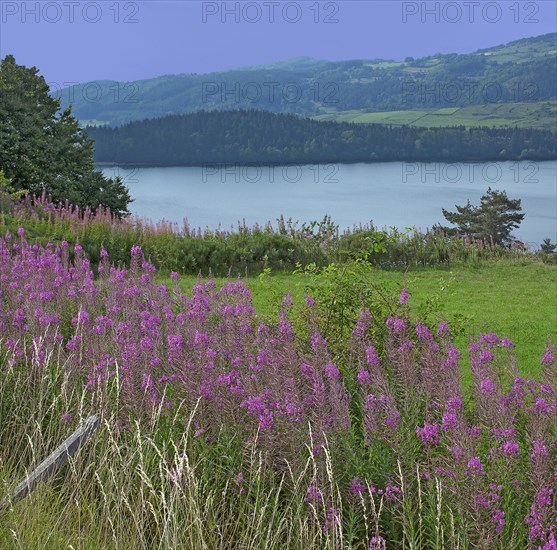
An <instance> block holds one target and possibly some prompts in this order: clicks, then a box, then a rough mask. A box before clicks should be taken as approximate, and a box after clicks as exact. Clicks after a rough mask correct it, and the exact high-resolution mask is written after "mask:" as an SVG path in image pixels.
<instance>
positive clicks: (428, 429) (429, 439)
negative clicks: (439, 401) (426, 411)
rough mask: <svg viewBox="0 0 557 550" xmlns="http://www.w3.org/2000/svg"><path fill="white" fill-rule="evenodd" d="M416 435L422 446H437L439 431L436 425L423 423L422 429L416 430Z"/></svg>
mask: <svg viewBox="0 0 557 550" xmlns="http://www.w3.org/2000/svg"><path fill="white" fill-rule="evenodd" d="M416 434H417V435H418V437H420V438H421V440H422V443H423V444H424V445H437V444H439V441H440V438H439V431H438V428H437V424H428V423H427V422H426V423H424V427H423V428H420V427H417V428H416Z"/></svg>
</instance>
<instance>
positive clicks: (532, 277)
mask: <svg viewBox="0 0 557 550" xmlns="http://www.w3.org/2000/svg"><path fill="white" fill-rule="evenodd" d="M369 278H370V281H373V282H375V283H381V284H385V285H386V286H387V287H388V288H389V289H391V290H392V291H393V292H398V291H399V290H400V288H402V285H403V284H404V280H405V281H406V285H407V287H408V290H409V292H410V295H411V297H410V304H411V306H412V307H413V309H414V311H415V312H416V313H417V314H420V312H423V311H424V308H425V306H426V302H427V301H428V300H429V301H430V302H433V303H434V304H435V306H434V307H435V310H436V311H438V312H439V315H440V316H441V317H442V318H444V319H446V320H448V321H449V322H451V323H452V324H453V325H454V326H455V327H460V328H461V329H462V331H463V334H461V335H460V336H458V337H457V338H456V339H455V341H456V344H457V345H458V347H459V348H460V349H461V350H462V351H463V352H464V356H465V357H466V355H467V354H466V349H467V343H468V334H469V335H470V336H472V337H475V336H477V335H478V334H479V333H480V332H496V333H497V334H499V336H501V337H507V338H509V339H511V340H512V341H513V342H515V343H516V345H517V348H516V351H517V353H518V358H519V365H520V370H521V372H522V374H523V375H524V376H532V377H537V375H538V374H539V368H540V359H541V356H542V355H543V350H544V347H545V345H546V343H547V341H548V338H549V339H551V340H552V341H553V342H556V343H557V268H556V267H555V266H548V265H544V264H541V263H526V264H525V265H520V264H518V263H511V262H497V263H495V262H494V263H487V264H485V265H484V266H482V267H480V268H454V269H451V270H440V269H426V270H420V271H413V272H408V273H407V274H406V275H404V274H402V273H400V272H392V271H381V270H371V269H370V274H369ZM195 280H196V279H195V277H191V276H190V277H183V278H182V285H183V288H184V289H189V288H191V286H192V285H193V284H194V282H195ZM164 282H166V283H171V281H170V280H166V279H165V280H164ZM217 282H224V279H217ZM245 284H246V286H247V287H248V288H250V290H251V291H252V295H253V301H254V306H255V308H256V311H257V312H258V313H260V314H261V315H262V316H267V315H270V314H273V313H274V312H276V310H277V307H278V304H279V302H280V299H281V297H282V296H284V295H285V294H286V293H287V292H288V291H290V292H291V293H292V295H293V297H294V303H295V304H296V303H297V304H300V303H302V300H303V298H304V294H305V285H306V279H305V278H304V276H302V275H287V274H275V275H271V276H269V277H263V278H259V277H249V278H247V279H245ZM464 333H466V334H464ZM465 363H466V361H465Z"/></svg>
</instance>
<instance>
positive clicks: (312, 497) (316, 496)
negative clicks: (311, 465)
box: [306, 483, 323, 504]
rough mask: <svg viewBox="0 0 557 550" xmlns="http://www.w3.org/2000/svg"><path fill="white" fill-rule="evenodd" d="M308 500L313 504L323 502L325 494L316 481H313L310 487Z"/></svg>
mask: <svg viewBox="0 0 557 550" xmlns="http://www.w3.org/2000/svg"><path fill="white" fill-rule="evenodd" d="M306 501H307V502H310V503H312V504H319V503H320V502H323V494H322V493H321V491H320V490H319V487H317V485H316V484H315V483H312V484H311V485H310V486H309V487H308V490H307V497H306Z"/></svg>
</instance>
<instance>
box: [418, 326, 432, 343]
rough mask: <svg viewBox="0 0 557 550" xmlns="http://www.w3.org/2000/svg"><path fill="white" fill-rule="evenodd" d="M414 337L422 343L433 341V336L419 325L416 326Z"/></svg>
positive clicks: (424, 327)
mask: <svg viewBox="0 0 557 550" xmlns="http://www.w3.org/2000/svg"><path fill="white" fill-rule="evenodd" d="M416 335H417V336H418V339H419V340H421V341H422V342H424V343H425V342H432V341H433V335H432V334H431V332H430V331H429V329H428V328H427V327H426V326H425V325H422V324H421V323H419V324H418V325H417V326H416Z"/></svg>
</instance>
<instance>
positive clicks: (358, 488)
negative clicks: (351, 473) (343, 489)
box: [350, 477, 366, 496]
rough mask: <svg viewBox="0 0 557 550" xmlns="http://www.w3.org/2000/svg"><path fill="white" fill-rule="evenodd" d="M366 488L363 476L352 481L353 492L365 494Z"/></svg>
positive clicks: (351, 489) (351, 488)
mask: <svg viewBox="0 0 557 550" xmlns="http://www.w3.org/2000/svg"><path fill="white" fill-rule="evenodd" d="M365 490H366V486H365V484H364V482H363V480H362V479H361V478H359V477H355V478H354V479H353V480H352V481H351V482H350V491H352V494H354V495H356V496H358V495H361V494H363V493H364V492H365Z"/></svg>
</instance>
